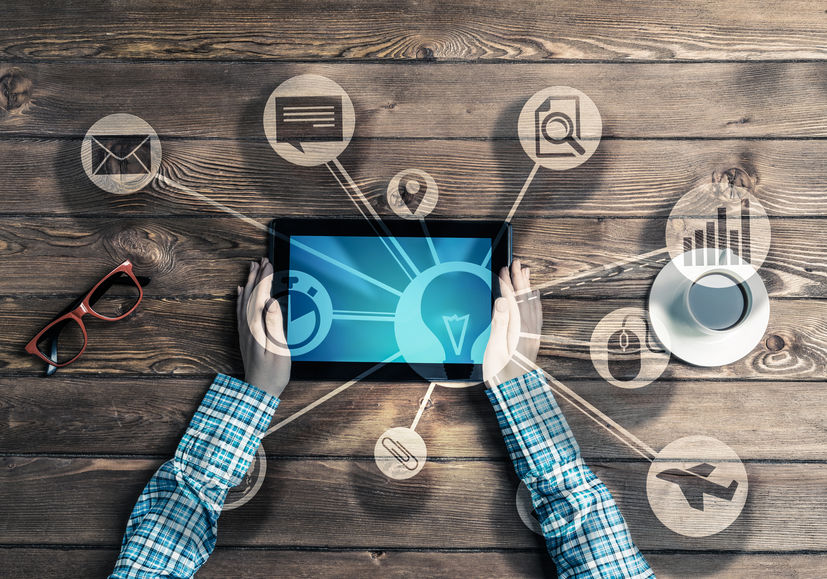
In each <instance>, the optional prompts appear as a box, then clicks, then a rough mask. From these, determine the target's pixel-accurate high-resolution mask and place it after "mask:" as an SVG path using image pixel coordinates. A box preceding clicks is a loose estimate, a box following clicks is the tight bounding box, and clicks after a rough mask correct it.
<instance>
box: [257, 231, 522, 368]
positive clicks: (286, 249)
mask: <svg viewBox="0 0 827 579" xmlns="http://www.w3.org/2000/svg"><path fill="white" fill-rule="evenodd" d="M384 224H385V227H387V230H388V231H389V232H390V233H391V235H394V236H397V237H424V235H425V231H426V230H427V231H428V233H429V234H430V235H431V236H432V237H477V238H485V237H487V238H489V239H491V241H492V244H493V243H494V242H495V241H496V244H495V245H492V251H491V287H492V289H493V291H492V297H491V299H492V306H493V300H494V297H495V295H497V292H498V284H497V272H498V271H499V270H500V268H501V267H503V266H505V265H508V264H509V263H511V225H510V224H507V223H505V222H503V221H467V220H463V221H452V220H433V221H426V222H424V225H425V227H423V223H422V222H420V221H418V220H400V219H395V220H390V219H386V220H384ZM377 229H378V226H377V224H376V223H373V222H370V221H367V220H364V219H301V218H276V219H273V220H272V221H271V222H270V235H269V251H268V254H269V258H270V261H271V262H272V264H273V268H274V269H275V270H276V271H281V270H283V269H288V268H289V267H290V237H291V236H292V235H335V236H376V235H377V232H376V231H377ZM383 234H384V233H383ZM377 364H378V363H377V362H315V361H293V364H292V369H291V377H292V378H293V379H298V380H350V379H353V378H355V377H357V376H361V375H362V374H365V373H366V372H368V371H369V370H371V369H372V368H373V367H374V366H376V365H377ZM433 366H434V371H433V374H434V377H433V379H434V380H446V381H457V380H460V381H462V380H468V378H469V367H471V365H468V364H438V365H436V364H435V365H433ZM471 369H473V376H475V377H476V378H478V377H479V376H480V375H481V368H480V365H479V364H478V365H475V366H473V367H471ZM417 370H418V371H417ZM417 370H414V369H413V368H412V367H411V366H410V365H409V364H408V363H407V362H389V363H386V364H384V365H383V366H382V367H380V368H377V369H375V370H373V371H371V372H369V373H368V374H367V375H365V376H364V377H362V378H361V379H362V380H373V381H378V380H383V381H414V380H416V381H420V382H421V381H423V380H428V379H430V378H427V377H426V376H427V374H428V370H427V368H425V371H424V372H423V365H419V364H418V365H417ZM423 373H424V374H426V376H423ZM477 381H479V380H477Z"/></svg>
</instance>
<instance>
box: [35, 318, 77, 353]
mask: <svg viewBox="0 0 827 579" xmlns="http://www.w3.org/2000/svg"><path fill="white" fill-rule="evenodd" d="M37 349H38V350H40V353H41V354H43V355H44V356H46V357H47V358H48V359H50V360H51V361H52V362H55V363H57V364H65V363H66V362H68V361H69V360H71V359H72V358H74V357H75V356H77V355H78V354H80V352H81V350H83V330H81V327H80V324H79V323H78V321H77V320H75V319H73V318H67V319H65V320H61V321H59V322H57V323H56V324H55V325H53V326H52V327H51V328H49V329H48V330H47V331H46V332H44V333H43V335H42V336H41V337H40V339H39V340H38V341H37Z"/></svg>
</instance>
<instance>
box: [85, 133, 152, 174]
mask: <svg viewBox="0 0 827 579" xmlns="http://www.w3.org/2000/svg"><path fill="white" fill-rule="evenodd" d="M150 145H151V143H150V138H149V135H112V136H102V135H95V136H93V137H92V174H93V175H147V174H149V172H150V167H151V166H152V148H151V146H150Z"/></svg>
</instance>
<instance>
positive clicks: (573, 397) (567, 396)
mask: <svg viewBox="0 0 827 579" xmlns="http://www.w3.org/2000/svg"><path fill="white" fill-rule="evenodd" d="M333 164H334V165H335V167H336V169H338V174H337V172H336V171H334V169H333V167H332V166H331V165H330V163H327V164H326V166H327V167H328V169H329V170H330V172H331V173H332V174H333V176H334V178H335V179H336V181H337V182H338V183H339V185H340V186H341V187H342V189H344V191H345V192H346V193H347V195H348V197H350V199H351V200H352V201H353V202H354V204H355V205H356V206H357V208H358V209H359V211H360V212H361V213H362V215H363V216H364V217H365V218H366V219H367V220H368V221H370V222H371V223H372V224H373V223H374V222H375V223H377V224H379V226H380V227H381V228H382V229H383V231H384V232H385V233H386V235H387V236H388V238H390V240H391V242H392V243H394V245H395V246H396V248H397V250H399V251H400V253H401V254H402V257H403V258H404V259H405V261H406V262H407V263H408V265H409V267H411V269H412V270H414V272H415V273H419V271H418V269H417V268H416V266H415V265H414V264H413V263H412V262H411V260H410V257H408V255H407V254H406V253H405V251H404V250H403V249H402V247H401V246H400V245H399V243H398V242H397V241H396V239H395V238H394V237H393V236H392V235H391V234H390V231H389V230H388V229H387V226H386V225H385V223H384V222H383V221H382V218H381V217H380V216H379V214H378V213H376V210H375V209H374V208H373V206H372V205H371V204H370V202H369V201H368V200H367V198H366V197H365V196H364V194H363V193H362V192H361V190H360V189H359V187H358V186H357V185H356V183H355V182H354V181H353V179H351V177H350V175H349V174H348V173H347V171H346V170H345V168H344V167H343V166H342V164H341V163H340V162H339V160H338V159H334V160H333ZM538 169H539V165H537V164H535V165H534V167H533V168H532V170H531V172H530V173H529V176H528V178H527V179H526V180H525V183H524V184H523V187H522V189H521V190H520V193H519V195H518V196H517V199H516V200H515V201H514V204H513V205H512V207H511V210H510V211H509V213H508V216H507V217H506V220H505V224H504V226H503V228H502V229H501V230H500V232H499V234H498V235H497V238H496V239H495V241H494V244H493V245H496V244H497V243H498V242H499V240H500V238H501V237H502V235H503V234H504V232H505V230H506V226H507V225H508V223H510V222H511V219H512V218H513V217H514V214H515V213H516V211H517V208H518V207H519V205H520V203H521V201H522V199H523V197H524V196H525V193H526V191H527V190H528V187H529V185H530V184H531V182H532V180H533V179H534V176H535V175H536V174H537V170H538ZM339 175H341V176H342V177H344V179H345V181H346V182H347V184H348V185H349V187H348V186H346V185H345V183H343V182H342V180H341V178H340V176H339ZM158 178H159V180H160V181H161V182H162V183H164V184H166V185H168V186H170V187H173V188H176V189H179V190H181V191H184V192H185V193H187V194H189V195H192V196H193V197H196V198H198V199H200V200H201V201H204V202H205V203H207V204H209V205H211V206H212V207H215V208H216V209H219V210H221V211H224V212H225V213H227V214H229V215H232V216H233V217H236V218H238V219H240V220H241V221H243V222H245V223H247V224H249V225H251V226H253V227H255V228H256V229H259V230H261V231H266V232H271V229H270V227H268V226H267V225H265V224H263V223H261V222H259V221H256V220H255V219H252V218H250V217H248V216H246V215H244V214H243V213H240V212H238V211H236V210H235V209H232V208H230V207H227V206H226V205H224V204H222V203H219V202H218V201H215V200H214V199H211V198H210V197H208V196H206V195H204V194H202V193H199V192H197V191H195V190H193V189H190V188H189V187H186V186H184V185H182V184H180V183H177V182H176V181H174V180H172V179H170V178H168V177H166V176H164V175H163V174H161V173H159V174H158ZM351 190H352V191H353V193H351ZM357 199H358V202H357ZM360 205H361V206H360ZM363 207H364V209H365V210H367V211H368V213H370V215H371V217H373V221H371V219H370V218H369V217H368V216H367V214H366V213H365V211H364V210H363ZM374 229H375V228H374ZM377 233H378V231H377ZM380 237H381V235H380ZM386 247H387V248H388V251H389V252H390V253H391V254H392V255H393V256H394V259H396V260H397V263H399V265H400V267H402V269H403V270H404V271H405V272H406V274H407V273H408V272H407V270H405V268H404V266H402V263H401V262H400V261H399V259H398V257H397V256H396V254H395V253H394V252H393V251H392V250H391V249H390V247H388V246H387V245H386ZM665 251H666V249H658V250H655V251H651V252H649V253H645V254H642V255H639V256H635V257H632V258H627V259H624V260H620V261H616V262H614V263H611V264H608V265H605V266H601V267H599V268H593V269H591V270H587V271H583V272H579V273H577V274H574V275H572V276H569V277H567V278H562V279H559V280H553V281H551V282H548V283H546V284H543V285H541V286H539V287H538V288H537V289H539V290H542V289H545V288H548V287H551V286H554V285H560V284H562V283H565V282H567V281H571V280H574V279H578V278H580V277H584V276H587V275H589V274H592V273H597V272H600V271H603V270H609V269H612V268H615V267H618V266H621V265H624V264H626V263H630V262H633V261H641V260H646V259H648V258H650V257H653V256H655V255H658V254H660V253H663V252H665ZM488 260H490V254H489V256H488V257H487V258H486V263H487V262H488ZM653 261H654V260H653ZM661 261H665V260H658V261H657V262H656V263H660V262H661ZM483 265H485V264H483ZM401 355H402V354H401V352H397V353H395V354H393V355H392V356H390V357H388V358H386V359H385V360H383V361H382V362H379V363H378V364H376V365H374V366H372V367H371V368H369V369H367V370H365V371H364V372H362V373H361V374H359V375H358V376H356V377H355V378H353V379H352V380H349V381H348V382H345V383H344V384H342V385H341V386H339V387H338V388H336V389H334V390H332V391H330V392H328V393H327V394H325V395H324V396H322V397H321V398H319V399H318V400H316V401H315V402H312V403H310V404H308V405H307V406H305V407H304V408H302V409H301V410H299V411H297V412H295V413H293V414H292V415H290V416H288V417H287V418H285V419H284V420H281V421H280V422H278V423H276V424H275V425H273V426H272V427H270V429H268V430H267V432H266V433H265V435H264V436H268V435H270V434H272V433H273V432H275V431H277V430H279V429H281V428H283V427H284V426H287V425H288V424H290V423H291V422H293V421H294V420H296V419H297V418H299V417H301V416H303V415H304V414H306V413H308V412H309V411H311V410H313V409H314V408H316V407H318V406H320V405H321V404H323V403H325V402H326V401H328V400H330V399H331V398H333V397H334V396H337V395H338V394H341V393H342V392H344V391H345V390H347V389H348V388H350V387H351V386H353V385H354V384H356V383H358V382H359V381H360V380H362V379H364V378H366V377H367V376H369V375H371V374H373V373H374V372H376V371H377V370H379V369H380V368H381V367H383V366H384V365H385V364H388V363H390V362H392V361H393V360H395V359H397V358H398V357H399V356H401ZM516 356H517V357H518V358H519V359H520V362H521V363H522V364H521V365H522V366H523V368H524V369H526V370H530V369H538V370H540V371H542V372H543V374H544V375H545V377H546V380H547V381H548V383H549V386H550V387H551V389H552V390H553V391H554V392H555V394H557V395H558V396H560V397H561V398H563V399H564V400H566V401H567V402H569V403H571V404H572V405H573V406H575V408H577V409H578V410H580V411H581V412H583V413H584V414H585V415H586V416H588V417H589V418H590V419H591V420H593V421H594V422H596V423H597V424H599V425H600V426H601V427H603V428H605V429H606V430H607V431H608V432H609V433H611V434H612V435H613V436H614V437H616V438H617V439H618V440H620V441H621V442H623V443H624V444H626V445H627V446H629V447H630V448H631V449H632V450H634V451H635V452H637V453H638V454H640V455H641V456H643V457H644V458H645V459H647V460H650V461H651V460H653V459H654V458H655V456H656V455H657V452H655V450H654V449H653V448H651V447H650V446H648V445H647V444H646V443H644V442H643V441H642V440H640V439H639V438H637V437H636V436H634V435H633V434H632V433H631V432H629V431H628V430H626V429H625V428H623V427H622V426H620V425H619V424H618V423H616V422H615V421H614V420H612V419H611V418H609V417H608V416H607V415H606V414H604V413H603V412H601V411H600V410H598V409H597V408H595V407H594V406H592V405H591V404H590V403H589V402H587V401H586V400H585V399H583V398H582V397H581V396H579V395H578V394H576V393H575V392H574V391H573V390H571V389H570V388H568V387H567V386H566V385H564V384H563V383H562V382H560V381H558V380H557V379H555V378H554V377H553V376H551V375H550V374H549V373H548V372H546V371H545V370H543V369H542V368H540V367H539V366H537V365H536V364H535V363H534V362H532V361H530V360H529V359H528V358H526V357H525V356H523V355H522V354H520V353H519V352H518V353H516ZM518 363H519V362H518ZM435 386H436V383H434V382H432V383H431V384H430V386H429V387H428V391H427V392H426V394H425V397H424V398H423V399H422V402H421V404H420V406H419V410H418V411H417V413H416V416H415V417H414V420H413V423H412V424H411V430H415V429H416V426H417V424H418V423H419V420H420V418H421V417H422V413H423V412H424V411H425V408H426V406H427V404H428V402H429V401H430V396H431V394H432V392H433V390H434V387H435Z"/></svg>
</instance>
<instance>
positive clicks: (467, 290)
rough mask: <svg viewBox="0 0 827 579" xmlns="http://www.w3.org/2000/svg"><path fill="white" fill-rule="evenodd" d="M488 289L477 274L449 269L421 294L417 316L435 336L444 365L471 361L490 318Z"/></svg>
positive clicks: (489, 294)
mask: <svg viewBox="0 0 827 579" xmlns="http://www.w3.org/2000/svg"><path fill="white" fill-rule="evenodd" d="M490 304H491V291H490V290H489V289H488V286H487V285H486V284H485V282H483V281H482V280H481V279H480V278H479V277H477V276H475V275H473V274H471V273H467V272H462V271H449V272H447V273H443V274H442V275H440V276H438V277H436V278H434V280H433V281H431V283H429V284H428V287H426V288H425V291H424V292H423V294H422V304H421V305H420V315H421V316H422V321H423V322H425V325H426V326H428V329H429V330H430V331H431V333H432V334H433V335H434V336H436V338H437V339H438V340H439V343H440V344H441V345H442V349H443V351H444V353H445V357H444V361H445V363H447V364H471V363H473V359H472V356H471V348H472V346H473V344H474V341H475V340H476V338H477V337H478V336H479V335H480V334H481V333H482V332H483V331H484V330H485V329H486V328H487V327H488V325H489V323H490V320H491V313H490V310H491V305H490Z"/></svg>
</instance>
